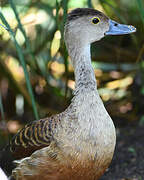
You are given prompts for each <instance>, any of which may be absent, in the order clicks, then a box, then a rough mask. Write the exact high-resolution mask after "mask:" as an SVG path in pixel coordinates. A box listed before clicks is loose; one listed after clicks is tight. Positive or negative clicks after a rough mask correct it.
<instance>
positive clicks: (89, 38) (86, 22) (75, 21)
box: [65, 8, 136, 45]
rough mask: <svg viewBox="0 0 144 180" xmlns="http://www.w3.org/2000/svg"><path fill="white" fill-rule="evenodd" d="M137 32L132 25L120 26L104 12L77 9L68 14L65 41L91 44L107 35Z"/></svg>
mask: <svg viewBox="0 0 144 180" xmlns="http://www.w3.org/2000/svg"><path fill="white" fill-rule="evenodd" d="M135 31H136V28H135V27H133V26H131V25H124V24H119V23H117V22H115V21H112V20H111V19H109V18H108V17H107V16H106V15H104V14H103V13H102V12H100V11H97V10H94V9H90V8H77V9H75V10H73V11H71V12H70V13H69V14H68V18H67V22H66V25H65V41H66V44H67V45H70V44H72V43H74V44H75V43H80V44H82V45H84V44H90V43H92V42H95V41H98V40H100V39H101V38H103V37H104V36H106V35H121V34H129V33H133V32H135Z"/></svg>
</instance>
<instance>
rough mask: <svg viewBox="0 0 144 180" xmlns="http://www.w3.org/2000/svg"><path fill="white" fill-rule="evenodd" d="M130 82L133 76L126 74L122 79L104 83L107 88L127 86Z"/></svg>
mask: <svg viewBox="0 0 144 180" xmlns="http://www.w3.org/2000/svg"><path fill="white" fill-rule="evenodd" d="M132 83H133V78H132V77H130V76H128V77H125V78H124V79H120V80H114V81H111V82H108V83H107V84H106V87H107V88H108V89H117V88H126V87H127V86H130V85H131V84H132Z"/></svg>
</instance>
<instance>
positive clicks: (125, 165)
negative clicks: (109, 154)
mask: <svg viewBox="0 0 144 180" xmlns="http://www.w3.org/2000/svg"><path fill="white" fill-rule="evenodd" d="M116 131H117V144H116V149H115V153H114V157H113V160H112V163H111V165H110V167H109V168H108V170H107V171H106V172H105V174H104V175H103V176H102V177H101V179H100V180H144V126H139V125H131V126H126V127H123V128H122V127H121V128H117V130H116Z"/></svg>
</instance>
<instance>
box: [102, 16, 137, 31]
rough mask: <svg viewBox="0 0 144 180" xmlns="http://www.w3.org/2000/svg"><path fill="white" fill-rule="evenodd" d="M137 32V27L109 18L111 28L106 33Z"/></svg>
mask: <svg viewBox="0 0 144 180" xmlns="http://www.w3.org/2000/svg"><path fill="white" fill-rule="evenodd" d="M133 32H136V28H135V27H134V26H132V25H125V24H119V23H117V22H115V21H113V20H111V19H110V20H109V30H108V31H107V32H106V33H105V35H121V34H130V33H133Z"/></svg>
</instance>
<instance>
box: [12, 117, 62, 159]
mask: <svg viewBox="0 0 144 180" xmlns="http://www.w3.org/2000/svg"><path fill="white" fill-rule="evenodd" d="M56 117H57V116H52V117H49V118H46V119H40V120H38V121H34V122H32V123H30V124H28V125H26V126H25V127H24V128H23V129H21V130H20V131H19V132H18V133H17V134H16V135H15V136H14V137H13V138H12V140H11V142H10V145H9V148H10V151H11V152H12V154H13V156H14V157H15V158H16V159H20V158H24V157H27V156H30V155H31V154H32V153H33V152H34V151H36V150H38V149H41V148H43V147H46V146H49V144H50V142H51V141H52V140H53V130H52V129H54V128H55V127H56V124H57V121H59V119H57V118H56Z"/></svg>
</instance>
